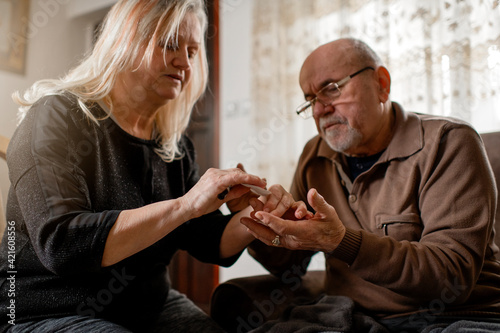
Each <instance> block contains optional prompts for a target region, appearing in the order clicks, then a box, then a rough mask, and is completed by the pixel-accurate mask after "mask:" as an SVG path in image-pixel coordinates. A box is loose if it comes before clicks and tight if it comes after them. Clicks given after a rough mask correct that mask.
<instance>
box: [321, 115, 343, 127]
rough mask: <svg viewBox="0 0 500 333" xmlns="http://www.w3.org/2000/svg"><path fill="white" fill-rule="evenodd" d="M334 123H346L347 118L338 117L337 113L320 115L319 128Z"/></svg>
mask: <svg viewBox="0 0 500 333" xmlns="http://www.w3.org/2000/svg"><path fill="white" fill-rule="evenodd" d="M336 124H343V125H348V124H349V123H348V121H347V119H344V118H342V117H339V116H338V115H334V114H331V115H328V116H326V117H322V118H320V119H319V125H320V127H321V128H324V127H328V126H331V125H336Z"/></svg>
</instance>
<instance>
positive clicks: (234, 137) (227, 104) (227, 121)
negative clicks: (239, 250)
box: [219, 0, 266, 282]
mask: <svg viewBox="0 0 500 333" xmlns="http://www.w3.org/2000/svg"><path fill="white" fill-rule="evenodd" d="M219 1H220V6H219V7H220V64H221V66H220V67H221V75H220V77H221V81H220V92H221V103H220V105H221V110H220V113H221V114H220V119H221V123H220V145H221V146H220V166H221V168H230V167H231V168H232V167H235V166H236V164H237V162H240V161H242V156H241V153H239V152H238V146H239V144H240V143H241V142H243V141H244V140H246V139H247V138H248V137H249V136H251V135H252V133H251V131H250V129H251V126H249V124H248V123H249V122H250V121H251V120H250V119H251V118H250V112H251V103H250V101H251V89H250V82H251V81H250V79H251V67H250V65H251V52H252V48H251V46H252V35H251V34H252V11H253V2H252V1H250V0H219ZM247 171H248V172H250V173H251V172H252V170H247ZM265 273H266V271H265V270H264V268H262V266H260V264H258V263H257V262H256V261H255V260H253V259H252V257H250V255H248V253H247V252H246V251H245V252H244V253H243V255H242V256H241V257H240V259H239V260H238V261H237V262H236V263H235V264H234V265H233V266H231V267H229V268H222V267H221V268H220V271H219V276H220V281H221V282H223V281H226V280H228V279H231V278H235V277H241V276H249V275H257V274H265Z"/></svg>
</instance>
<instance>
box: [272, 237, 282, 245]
mask: <svg viewBox="0 0 500 333" xmlns="http://www.w3.org/2000/svg"><path fill="white" fill-rule="evenodd" d="M271 243H272V244H273V245H274V246H280V245H281V242H280V236H279V235H276V237H274V239H273V241H272V242H271Z"/></svg>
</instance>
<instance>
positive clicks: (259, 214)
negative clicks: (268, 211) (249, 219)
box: [255, 212, 264, 220]
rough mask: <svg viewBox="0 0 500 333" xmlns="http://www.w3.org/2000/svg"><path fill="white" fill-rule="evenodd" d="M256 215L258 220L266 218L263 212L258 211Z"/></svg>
mask: <svg viewBox="0 0 500 333" xmlns="http://www.w3.org/2000/svg"><path fill="white" fill-rule="evenodd" d="M255 217H256V218H257V219H258V220H262V219H263V218H264V216H262V214H261V213H259V212H257V213H255Z"/></svg>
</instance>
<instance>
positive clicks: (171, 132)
mask: <svg viewBox="0 0 500 333" xmlns="http://www.w3.org/2000/svg"><path fill="white" fill-rule="evenodd" d="M187 13H194V14H195V15H196V16H197V18H198V20H199V21H200V25H201V29H202V33H203V36H204V35H205V32H206V29H207V16H206V11H205V7H204V4H203V1H202V0H148V1H146V0H120V1H119V2H118V3H117V4H115V5H114V6H113V7H112V8H111V10H110V12H109V13H108V14H107V16H106V18H105V20H104V22H103V25H102V28H101V31H100V35H99V38H98V39H97V41H96V44H95V47H94V48H93V50H92V52H91V53H90V54H89V55H88V56H87V57H86V58H85V59H84V60H83V61H82V62H81V63H80V64H79V65H78V66H76V67H75V68H73V69H72V70H70V71H69V72H68V74H67V75H66V76H65V77H63V78H60V79H47V80H40V81H38V82H36V83H35V84H33V86H31V88H29V89H28V90H27V91H26V92H25V93H24V94H23V95H21V94H20V93H19V92H16V93H14V95H13V99H14V101H16V102H17V103H18V104H19V105H20V107H19V112H20V118H21V119H22V118H24V115H25V114H26V112H27V111H28V110H29V108H30V107H31V106H32V105H33V104H34V103H35V102H36V101H38V100H39V99H40V98H42V97H44V96H47V95H56V94H62V93H66V92H67V93H70V94H72V95H74V96H75V97H76V98H77V101H78V104H79V106H80V107H81V109H82V110H83V112H84V113H85V114H86V115H87V117H88V118H90V119H91V120H92V121H94V122H96V123H98V121H99V119H96V118H95V117H94V115H93V114H92V113H91V111H90V109H89V107H90V105H91V104H92V103H93V102H96V101H99V100H102V99H106V98H107V97H108V95H109V93H110V91H111V89H112V88H113V86H114V84H115V81H116V77H117V75H118V74H119V73H120V72H123V71H126V70H133V69H134V68H133V67H132V66H133V63H134V61H135V60H136V59H137V58H138V56H139V54H140V52H141V48H145V52H144V56H143V58H142V59H141V61H142V62H145V64H146V66H150V64H151V60H152V56H153V52H154V50H155V48H156V47H157V46H158V45H164V51H165V52H169V50H168V44H169V43H176V40H177V35H178V30H179V25H180V23H181V22H182V20H183V18H184V17H185V15H186V14H187ZM192 66H193V67H192V69H191V71H192V74H191V80H190V81H189V82H188V84H187V85H186V86H184V87H183V90H182V92H181V93H180V95H179V96H178V97H177V98H176V99H173V100H170V101H169V102H168V103H167V104H166V105H164V106H163V107H162V108H161V109H160V110H159V111H158V112H157V114H156V119H155V125H156V130H157V137H156V140H157V141H158V143H159V145H160V147H159V148H158V149H157V150H156V152H157V153H158V155H160V156H161V157H162V159H163V160H165V161H167V162H171V161H173V160H174V159H177V158H180V157H181V153H180V150H179V146H178V144H179V141H180V139H181V136H182V135H183V133H184V132H185V130H186V128H187V126H188V124H189V119H190V116H191V112H192V109H193V107H194V105H195V103H196V101H197V100H198V99H199V98H200V97H201V96H202V94H203V93H204V91H205V89H206V86H207V81H208V64H207V58H206V47H205V41H204V38H202V40H201V45H200V49H199V52H198V53H197V55H196V58H195V59H194V61H193V65H192ZM107 101H109V99H108V100H107ZM111 109H112V106H111ZM108 116H109V115H108Z"/></svg>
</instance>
